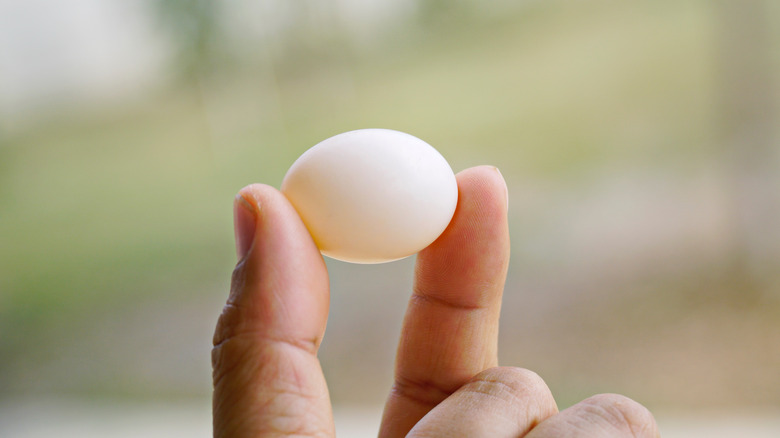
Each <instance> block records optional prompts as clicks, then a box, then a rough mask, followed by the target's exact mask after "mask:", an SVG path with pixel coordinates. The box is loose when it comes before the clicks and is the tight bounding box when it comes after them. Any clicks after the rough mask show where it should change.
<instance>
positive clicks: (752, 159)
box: [717, 0, 780, 302]
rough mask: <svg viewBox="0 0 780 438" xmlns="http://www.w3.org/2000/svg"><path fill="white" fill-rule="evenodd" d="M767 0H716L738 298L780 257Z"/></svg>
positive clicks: (778, 156)
mask: <svg viewBox="0 0 780 438" xmlns="http://www.w3.org/2000/svg"><path fill="white" fill-rule="evenodd" d="M773 1H774V0H742V1H731V0H722V1H721V2H719V3H718V20H719V27H718V43H719V44H718V52H717V53H718V67H719V77H720V81H719V85H720V93H719V94H720V102H719V105H720V106H719V115H718V117H719V127H720V130H721V132H720V138H721V139H722V140H721V141H722V151H721V152H722V158H723V163H724V169H725V171H726V172H727V175H728V176H727V178H728V179H729V184H730V196H731V202H732V204H731V206H730V207H731V208H732V210H733V212H734V214H733V217H732V220H733V222H732V243H731V244H732V248H731V253H732V254H733V255H734V257H733V259H732V263H731V264H732V266H731V268H732V270H733V271H732V274H734V275H735V278H734V280H736V282H737V285H740V287H739V288H735V290H734V294H737V295H739V297H734V298H738V301H740V302H745V301H755V300H758V299H760V293H761V290H762V289H764V286H765V285H764V282H765V280H766V277H767V275H768V274H770V273H771V271H773V270H774V269H776V268H777V262H776V260H777V257H780V178H778V170H779V169H778V165H779V164H780V141H778V138H777V137H778V122H780V112H778V102H777V99H778V93H777V85H778V84H777V75H778V72H777V71H776V70H777V66H776V65H775V62H776V61H777V59H776V58H775V56H776V55H775V50H776V49H777V47H774V48H773V44H774V43H773V39H772V34H771V29H772V27H773V26H777V25H780V23H777V22H776V21H777V16H776V14H775V15H773V14H771V13H770V12H771V11H772V7H771V4H770V3H771V2H773ZM773 21H775V22H774V23H773ZM774 275H776V273H775V274H774ZM737 289H741V290H737Z"/></svg>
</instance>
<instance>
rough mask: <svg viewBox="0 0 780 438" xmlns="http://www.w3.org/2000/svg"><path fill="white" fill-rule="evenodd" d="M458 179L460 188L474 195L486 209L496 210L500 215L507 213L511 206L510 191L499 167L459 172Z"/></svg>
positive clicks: (485, 167) (478, 167)
mask: <svg viewBox="0 0 780 438" xmlns="http://www.w3.org/2000/svg"><path fill="white" fill-rule="evenodd" d="M456 178H457V180H458V187H459V188H460V189H461V190H467V191H469V192H472V193H474V195H475V197H476V198H477V199H479V200H481V203H482V205H483V206H484V207H486V208H491V209H496V210H498V211H497V213H499V214H501V213H503V214H505V213H506V209H507V207H508V206H509V189H508V188H507V184H506V180H505V179H504V176H503V174H501V171H500V170H499V169H498V167H495V166H489V165H482V166H476V167H471V168H468V169H465V170H462V171H460V172H458V174H457V175H456ZM501 207H503V208H501Z"/></svg>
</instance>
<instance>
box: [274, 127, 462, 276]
mask: <svg viewBox="0 0 780 438" xmlns="http://www.w3.org/2000/svg"><path fill="white" fill-rule="evenodd" d="M281 191H282V193H283V194H284V195H285V196H286V197H287V199H288V200H289V201H290V203H291V204H292V205H293V206H294V207H295V209H296V210H297V212H298V214H299V215H300V216H301V219H302V220H303V223H304V224H305V225H306V228H308V230H309V233H311V236H312V238H313V239H314V242H315V243H316V244H317V247H318V248H319V249H320V251H321V252H322V254H324V255H326V256H328V257H331V258H334V259H338V260H342V261H346V262H352V263H383V262H389V261H392V260H397V259H401V258H404V257H408V256H410V255H412V254H415V253H417V252H419V251H420V250H422V249H423V248H425V247H426V246H428V245H430V244H431V243H432V242H433V241H434V240H436V238H437V237H439V235H441V233H442V232H443V231H444V229H445V228H447V225H448V224H449V222H450V220H451V219H452V216H453V214H454V213H455V206H456V204H457V202H458V185H457V182H456V180H455V174H454V173H453V171H452V168H450V165H449V164H448V163H447V160H445V159H444V157H443V156H442V155H441V154H440V153H439V152H438V151H437V150H436V149H434V148H433V147H432V146H430V145H429V144H428V143H426V142H424V141H423V140H420V139H419V138H417V137H414V136H412V135H409V134H406V133H403V132H400V131H394V130H390V129H359V130H356V131H350V132H345V133H342V134H338V135H336V136H334V137H331V138H328V139H326V140H323V141H322V142H320V143H318V144H317V145H315V146H313V147H312V148H311V149H309V150H307V151H306V152H304V154H303V155H301V156H300V157H299V158H298V159H297V160H296V161H295V162H294V163H293V165H292V166H291V167H290V169H289V170H288V171H287V174H286V175H285V177H284V180H283V181H282V186H281Z"/></svg>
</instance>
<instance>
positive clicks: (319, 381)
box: [212, 166, 659, 438]
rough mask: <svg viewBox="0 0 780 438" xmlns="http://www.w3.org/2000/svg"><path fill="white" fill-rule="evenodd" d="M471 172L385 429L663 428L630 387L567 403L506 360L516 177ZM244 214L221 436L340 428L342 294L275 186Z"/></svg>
mask: <svg viewBox="0 0 780 438" xmlns="http://www.w3.org/2000/svg"><path fill="white" fill-rule="evenodd" d="M457 179H458V188H459V200H458V207H457V209H456V212H455V216H454V217H453V220H452V222H451V223H450V225H449V227H448V228H447V230H445V232H444V233H443V234H442V235H441V236H440V237H439V238H438V239H437V240H436V241H435V242H434V243H432V244H431V245H430V246H429V247H428V248H426V249H424V250H423V251H422V252H420V254H419V255H418V258H417V266H416V269H415V286H414V291H413V294H412V297H411V299H410V301H409V307H408V310H407V312H406V317H405V319H404V323H403V329H402V333H401V339H400V342H399V346H398V354H397V357H396V369H395V383H394V385H393V387H392V389H391V391H390V394H389V396H388V398H387V403H386V405H385V411H384V415H383V418H382V424H381V425H380V431H379V436H380V437H387V438H390V437H403V436H409V437H528V438H548V437H549V438H552V437H642V438H644V437H657V436H659V435H658V429H657V426H656V423H655V420H654V419H653V416H652V414H651V413H650V412H649V411H648V410H647V409H646V408H644V407H643V406H642V405H640V404H638V403H637V402H635V401H633V400H631V399H629V398H626V397H623V396H620V395H616V394H601V395H597V396H594V397H591V398H588V399H586V400H584V401H582V402H580V403H578V404H576V405H574V406H572V407H570V408H568V409H566V410H563V411H561V412H558V408H557V406H556V404H555V400H554V399H553V396H552V394H551V393H550V390H549V388H548V387H547V385H546V384H545V383H544V381H543V380H542V379H541V378H540V377H539V376H538V375H537V374H535V373H534V372H532V371H529V370H526V369H522V368H513V367H498V366H497V364H498V356H497V341H498V319H499V314H500V310H501V296H502V293H503V288H504V281H505V278H506V272H507V266H508V261H509V232H508V227H507V189H506V184H505V182H504V180H503V178H502V177H501V174H500V173H499V172H498V170H497V169H495V168H494V167H489V166H481V167H475V168H471V169H467V170H464V171H463V172H460V173H459V174H458V175H457ZM234 214H235V228H236V246H237V252H238V257H239V259H240V261H239V262H238V265H237V266H236V269H235V271H234V273H233V278H232V285H231V291H230V295H229V297H228V300H227V304H226V305H225V308H224V310H223V312H222V315H221V316H220V318H219V321H218V323H217V328H216V331H215V334H214V349H213V350H212V364H213V370H214V398H213V413H214V436H215V437H232V438H241V437H253V438H256V437H291V436H295V437H333V436H335V431H334V425H333V415H332V410H331V405H330V400H329V396H328V388H327V384H326V382H325V378H324V376H323V373H322V369H321V367H320V363H319V361H318V359H317V349H318V348H319V345H320V342H321V340H322V337H323V334H324V332H325V324H326V321H327V316H328V301H329V289H328V273H327V270H326V268H325V263H324V261H323V259H322V256H321V255H320V253H319V251H318V250H317V247H316V246H315V245H314V242H313V241H312V238H311V236H310V235H309V233H308V232H307V230H306V228H305V226H304V225H303V223H302V222H301V219H300V217H299V216H298V215H297V213H296V212H295V210H294V209H293V207H292V206H291V205H290V203H289V202H288V201H287V200H286V199H285V198H284V196H283V195H282V194H281V193H279V192H278V191H277V190H276V189H274V188H272V187H269V186H266V185H261V184H253V185H250V186H247V187H245V188H243V189H242V190H241V191H240V192H239V194H238V196H237V197H236V201H235V204H234Z"/></svg>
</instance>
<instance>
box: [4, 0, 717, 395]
mask: <svg viewBox="0 0 780 438" xmlns="http://www.w3.org/2000/svg"><path fill="white" fill-rule="evenodd" d="M156 4H157V5H158V7H159V9H158V11H159V12H160V13H161V17H162V18H163V19H164V23H166V26H167V28H168V31H169V32H170V34H171V35H172V36H173V40H174V41H175V42H176V44H177V45H178V47H179V53H180V55H181V60H180V65H181V66H182V69H183V71H184V72H186V73H187V74H188V75H190V76H191V77H194V78H195V80H194V81H183V82H181V83H177V84H174V85H173V86H172V87H171V88H170V89H168V90H167V91H165V92H163V93H160V94H159V95H157V96H156V97H154V98H153V99H151V100H150V101H148V102H146V103H144V104H140V105H135V106H131V107H125V108H119V109H113V110H101V111H99V112H95V111H89V110H87V111H84V112H79V111H75V110H74V111H73V112H72V113H70V114H65V115H62V116H61V117H59V118H54V119H51V120H47V121H42V122H41V123H40V124H39V125H36V126H35V127H34V128H33V129H29V130H27V131H24V132H19V133H16V134H14V135H12V136H8V137H6V138H4V139H3V143H2V145H0V212H1V213H0V242H2V243H1V245H2V250H1V251H0V290H2V293H1V294H0V333H2V336H1V337H0V357H3V358H4V359H3V360H2V361H0V391H27V390H30V388H37V389H39V390H41V391H72V392H77V393H81V392H90V391H96V392H108V393H130V394H136V393H144V392H145V391H152V392H154V393H170V392H176V391H180V392H184V393H187V392H188V391H191V392H193V393H198V394H200V393H202V392H204V386H203V385H201V384H199V383H198V384H194V385H192V386H191V387H186V385H185V389H181V388H179V387H175V388H172V387H166V385H165V382H164V381H160V380H154V381H153V382H151V383H149V381H148V380H147V379H148V376H146V375H144V374H143V373H142V372H139V371H138V370H136V369H131V367H132V366H133V365H128V368H127V369H122V368H116V369H111V370H108V371H104V372H102V373H97V372H96V373H95V374H96V375H97V377H95V378H94V379H93V380H92V381H91V380H90V378H89V377H83V378H80V379H81V380H79V379H75V378H74V379H72V381H68V378H69V376H71V374H69V371H67V370H65V371H62V372H61V373H54V374H51V375H46V373H44V372H43V371H41V370H45V369H48V368H46V367H45V366H44V365H42V364H45V363H46V362H47V361H49V362H50V361H54V362H55V363H60V362H61V358H60V357H61V356H64V357H68V355H69V354H70V353H69V352H68V350H69V346H70V345H72V344H74V343H77V342H81V339H85V338H86V339H92V337H96V336H97V337H98V338H99V337H100V334H99V333H98V334H95V331H99V330H101V325H100V324H101V323H105V320H106V319H116V320H122V318H125V317H126V315H127V314H128V313H132V312H133V309H138V308H143V306H151V307H154V306H155V305H156V303H159V302H161V301H162V302H167V303H168V305H171V306H176V303H177V302H186V301H189V302H193V301H194V302H199V301H202V302H205V303H207V304H205V305H211V303H213V302H214V301H219V300H220V299H221V298H222V296H223V295H224V291H225V289H226V287H227V281H228V278H229V272H230V269H231V265H232V263H233V249H232V228H231V223H232V222H231V221H232V219H231V214H232V210H231V205H232V200H233V196H234V194H235V193H236V191H237V190H238V189H239V188H240V187H242V186H244V185H246V184H249V183H252V182H265V183H268V184H271V185H276V186H278V184H279V183H280V181H281V178H282V176H283V175H284V172H285V170H286V169H287V168H288V166H289V165H290V164H291V163H292V162H293V161H294V159H295V158H296V157H297V156H298V155H300V153H302V152H303V151H304V150H306V149H307V148H308V147H310V146H312V145H314V144H315V143H317V142H318V141H320V140H322V139H324V138H327V137H329V136H331V135H334V134H336V133H339V132H343V131H346V130H351V129H357V128H364V127H385V128H392V129H398V130H402V131H406V132H409V133H412V134H414V135H416V136H418V137H420V138H422V139H424V140H426V141H428V142H429V143H431V144H432V145H434V146H435V147H436V148H438V149H439V150H440V151H441V152H442V154H443V155H444V156H445V157H447V158H448V160H449V161H450V163H451V164H452V165H453V168H454V169H455V170H456V171H457V170H461V169H463V168H465V167H469V166H472V165H477V164H483V163H491V164H496V165H498V166H499V167H500V168H501V169H502V172H503V174H504V175H505V176H506V177H507V179H508V181H509V183H510V186H511V185H512V184H513V183H515V182H517V181H529V180H533V181H538V182H541V183H543V182H545V181H555V182H556V183H561V182H563V183H565V184H571V185H572V186H575V185H577V184H582V183H583V182H587V181H592V180H594V179H595V178H597V177H598V175H599V174H601V173H603V172H605V170H606V169H614V168H624V169H637V168H647V167H656V168H662V169H665V170H666V171H671V172H680V173H684V172H686V171H688V170H689V169H690V168H692V167H695V166H697V165H700V163H701V162H702V161H707V160H712V159H716V158H713V154H712V150H713V147H714V145H716V143H717V139H716V138H714V136H713V132H715V129H714V123H715V120H716V119H717V118H716V114H715V112H716V106H715V105H714V103H715V95H714V93H715V90H716V85H715V81H716V72H715V71H714V70H713V68H714V67H713V66H714V62H713V58H714V56H715V53H714V47H713V44H714V40H713V29H712V26H713V21H712V6H711V4H710V2H706V1H703V0H702V1H688V2H671V1H660V2H640V3H625V2H616V1H597V2H587V3H584V4H579V3H574V2H548V3H541V2H537V3H535V4H533V5H530V6H528V7H526V8H521V9H518V10H517V11H515V12H513V13H512V14H505V15H502V16H500V17H491V18H490V19H489V20H488V19H479V17H471V18H470V19H469V20H461V21H458V22H457V25H454V26H449V27H448V26H443V27H440V28H437V30H436V31H435V32H431V31H430V29H428V31H426V30H425V29H422V30H421V29H419V28H414V27H409V28H406V29H404V30H402V31H401V32H399V34H400V33H405V34H406V37H405V38H401V37H400V36H399V38H398V39H397V41H386V42H383V43H382V45H379V46H377V47H373V48H372V49H370V50H364V51H358V50H355V49H354V48H353V47H347V46H345V47H329V48H328V49H322V50H321V51H319V52H317V53H316V55H317V56H305V55H306V52H305V50H312V51H316V50H320V49H317V48H316V47H315V48H309V49H306V48H303V49H301V50H302V51H299V52H296V55H295V57H292V56H291V55H289V54H284V53H281V54H278V55H277V56H276V57H269V58H265V59H261V60H257V61H256V62H248V63H246V64H245V65H243V66H234V68H232V69H230V70H222V71H220V72H219V74H209V75H201V76H198V74H197V73H198V72H202V71H204V70H207V69H208V68H209V66H210V65H212V63H213V62H214V61H213V60H214V59H215V58H214V57H215V56H217V57H218V56H219V55H218V53H219V48H218V44H217V43H216V41H217V39H215V33H218V32H219V24H218V22H219V6H218V5H219V3H218V2H208V1H205V0H204V1H180V0H160V1H158V2H156ZM424 4H425V6H424V8H423V14H428V15H427V16H428V18H431V17H433V16H437V15H438V14H440V13H441V11H440V8H447V6H444V5H443V3H442V2H438V1H430V2H424ZM423 22H425V20H423ZM409 35H412V36H409ZM218 310H219V309H218V308H217V309H214V312H215V313H216V312H218ZM211 323H212V321H202V322H201V324H202V325H203V327H206V330H208V329H209V328H208V327H209V326H210V324H211ZM128 324H129V323H128ZM172 324H175V322H172ZM106 336H109V337H111V338H110V341H109V342H108V343H111V342H112V341H113V342H116V343H117V344H118V346H117V347H116V348H120V349H121V348H124V347H123V346H122V343H123V342H124V341H123V339H124V338H123V337H122V333H121V331H120V332H119V333H118V332H108V333H107V334H106ZM203 344H204V348H207V346H206V345H205V344H207V341H204V342H203ZM128 348H129V347H128ZM138 353H139V354H142V353H141V352H138ZM57 361H60V362H57ZM66 362H67V361H66ZM72 362H73V363H75V365H73V366H75V367H76V368H78V367H82V368H83V369H85V370H87V371H89V370H98V369H101V368H104V367H105V365H106V364H104V363H101V362H100V359H97V358H94V357H91V358H90V357H73V358H72ZM68 363H70V362H68ZM71 365H72V364H71ZM32 379H34V380H35V382H34V383H31V380H32ZM205 385H206V386H207V385H208V382H206V383H205ZM206 390H207V389H206Z"/></svg>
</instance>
